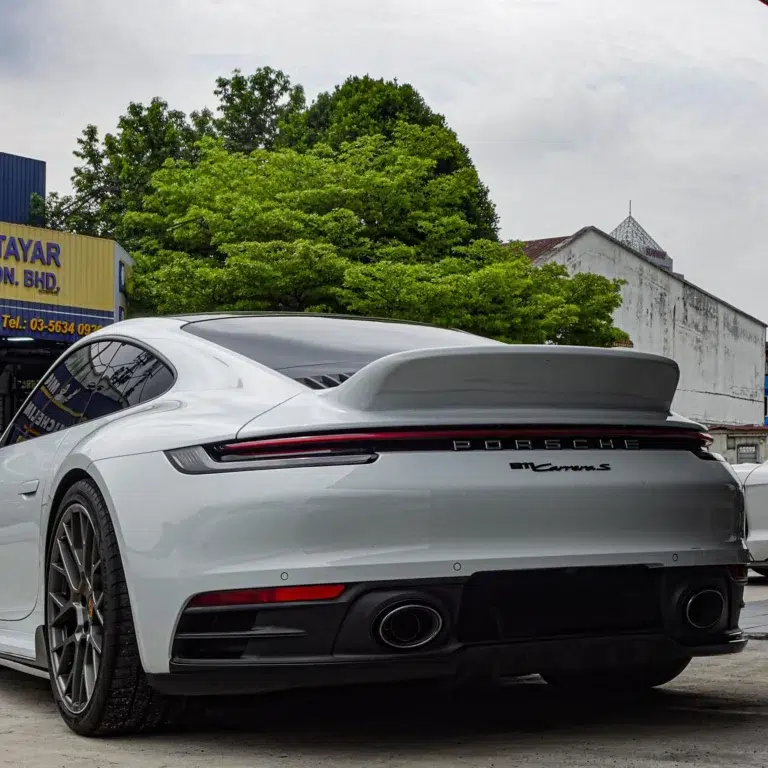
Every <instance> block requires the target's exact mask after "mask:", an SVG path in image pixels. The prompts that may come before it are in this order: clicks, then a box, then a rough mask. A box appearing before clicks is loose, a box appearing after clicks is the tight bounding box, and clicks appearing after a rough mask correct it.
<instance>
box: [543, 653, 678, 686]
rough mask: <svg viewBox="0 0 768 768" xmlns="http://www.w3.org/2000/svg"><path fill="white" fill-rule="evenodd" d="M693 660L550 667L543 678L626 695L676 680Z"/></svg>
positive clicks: (561, 683)
mask: <svg viewBox="0 0 768 768" xmlns="http://www.w3.org/2000/svg"><path fill="white" fill-rule="evenodd" d="M690 663H691V659H690V658H685V659H666V660H661V661H657V662H654V663H650V664H643V665H631V666H630V665H627V666H618V667H612V668H610V669H580V670H549V671H548V672H542V673H541V677H543V678H544V680H546V682H547V683H549V684H550V685H552V686H556V687H557V688H562V689H564V690H568V691H580V692H584V691H588V690H590V689H591V690H594V691H600V692H604V693H614V694H624V693H637V692H638V691H643V690H649V689H651V688H657V687H658V686H660V685H665V684H666V683H669V682H670V681H672V680H674V679H675V678H676V677H677V676H678V675H680V674H682V672H683V671H684V670H685V668H686V667H687V666H688V665H689V664H690Z"/></svg>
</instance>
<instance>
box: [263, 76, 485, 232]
mask: <svg viewBox="0 0 768 768" xmlns="http://www.w3.org/2000/svg"><path fill="white" fill-rule="evenodd" d="M403 123H406V124H409V125H414V126H420V127H422V128H438V129H442V130H440V132H439V134H433V135H439V136H440V138H441V141H443V142H445V147H444V151H443V153H442V157H441V158H440V162H439V163H438V164H437V166H436V167H435V173H436V174H438V175H442V174H445V175H451V174H453V173H454V172H455V171H457V170H459V169H461V168H467V169H471V170H472V171H474V165H473V164H472V160H471V158H470V156H469V151H468V150H467V148H466V147H465V146H464V145H463V144H461V143H460V142H459V140H458V138H457V136H456V134H455V133H454V132H453V131H451V130H450V129H449V128H448V127H447V124H446V121H445V117H444V116H443V115H440V114H437V113H435V112H433V111H432V109H430V107H429V106H428V105H427V103H426V101H425V100H424V99H423V97H422V96H421V95H420V94H419V93H418V91H417V90H416V89H415V88H414V87H413V86H412V85H409V84H407V83H402V84H401V83H398V82H397V80H384V79H378V80H377V79H374V78H372V77H369V76H367V75H366V76H365V77H350V78H348V79H347V80H345V81H344V83H343V84H342V85H339V86H336V88H335V89H334V91H333V92H332V93H329V92H325V93H321V94H320V95H319V96H318V97H317V98H316V99H315V101H314V102H313V103H312V105H311V106H310V107H309V108H308V109H304V110H296V111H294V112H292V113H291V114H290V115H289V116H288V117H287V118H286V120H285V121H284V122H283V124H282V126H281V131H280V136H279V137H278V140H277V144H278V145H279V146H282V147H289V148H292V149H298V150H300V151H304V150H307V149H311V148H312V147H314V146H316V145H318V144H327V145H329V146H330V147H331V148H333V149H335V150H339V149H341V147H342V146H343V145H344V144H345V143H348V142H354V141H356V140H357V139H359V138H362V137H364V136H377V135H380V136H384V137H385V138H387V139H392V138H393V137H394V135H395V132H396V131H397V130H398V129H399V127H400V126H401V125H402V124H403ZM463 206H464V207H463V213H464V216H465V218H466V220H467V222H468V223H469V225H470V226H471V227H472V232H473V235H474V237H475V238H487V239H491V240H496V239H497V238H498V227H499V219H498V214H497V212H496V207H495V206H494V204H493V202H492V201H491V199H490V194H489V191H488V188H487V187H486V186H485V185H484V184H482V183H480V184H478V185H477V189H476V191H475V194H474V195H473V196H472V197H471V198H468V199H467V200H466V201H465V202H464V204H463Z"/></svg>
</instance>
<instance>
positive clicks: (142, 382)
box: [87, 344, 173, 419]
mask: <svg viewBox="0 0 768 768" xmlns="http://www.w3.org/2000/svg"><path fill="white" fill-rule="evenodd" d="M171 386H173V373H171V371H170V370H169V369H168V368H167V366H165V365H164V364H163V363H162V362H161V361H160V360H158V359H157V358H156V357H155V356H154V355H153V354H152V353H151V352H147V350H145V349H141V348H140V347H135V346H133V345H132V344H121V345H120V348H119V349H118V350H117V353H116V354H115V355H114V357H113V358H112V359H111V361H110V364H109V366H108V367H107V370H106V371H105V373H104V376H103V377H102V379H101V381H100V382H99V386H98V389H97V391H96V392H94V394H93V397H92V398H91V401H90V403H89V404H88V413H87V418H88V419H96V418H98V417H99V416H105V415H106V414H108V413H112V412H114V411H115V410H118V409H120V408H130V407H131V406H133V405H138V404H139V403H143V402H146V401H147V400H151V399H152V398H154V397H158V396H159V395H162V394H163V393H164V392H167V391H168V390H169V389H170V388H171Z"/></svg>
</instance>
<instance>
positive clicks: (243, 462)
mask: <svg viewBox="0 0 768 768" xmlns="http://www.w3.org/2000/svg"><path fill="white" fill-rule="evenodd" d="M711 443H712V437H711V436H710V435H708V434H707V433H705V432H701V431H697V430H689V429H635V428H618V427H607V428H600V427H569V428H563V427H561V428H555V427H509V428H505V427H472V428H461V427H456V428H444V427H437V428H414V429H402V428H400V429H389V430H365V431H349V432H333V433H325V434H309V435H308V434H303V435H284V436H277V437H265V438H260V439H258V440H254V439H249V440H241V441H237V442H229V443H222V444H218V445H211V446H193V447H190V448H181V449H177V450H173V451H168V452H166V455H167V456H168V458H169V460H170V461H171V463H172V464H173V465H174V466H175V467H176V468H177V469H178V470H180V471H181V472H186V473H188V474H203V473H209V472H217V471H230V472H231V471H238V470H245V469H280V468H285V467H300V466H303V467H308V466H330V465H345V464H352V465H353V464H368V463H371V462H373V461H375V460H376V459H377V458H378V456H379V454H380V453H387V452H397V451H441V450H443V451H445V450H449V451H468V450H488V451H491V450H515V451H521V450H537V449H540V450H589V449H593V450H641V449H643V448H646V449H656V450H663V449H683V450H693V451H696V452H702V451H704V452H706V451H707V450H708V448H709V446H710V445H711Z"/></svg>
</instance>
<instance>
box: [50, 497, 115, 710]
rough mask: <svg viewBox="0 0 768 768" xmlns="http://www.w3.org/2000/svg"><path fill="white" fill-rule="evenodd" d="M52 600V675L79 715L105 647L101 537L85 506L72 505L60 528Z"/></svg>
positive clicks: (53, 550)
mask: <svg viewBox="0 0 768 768" xmlns="http://www.w3.org/2000/svg"><path fill="white" fill-rule="evenodd" d="M47 597H48V605H47V618H46V622H47V633H48V648H49V656H50V669H51V677H52V679H53V680H54V682H55V685H56V688H57V690H58V694H59V699H60V701H61V703H62V705H63V706H64V707H65V708H66V709H67V710H69V712H70V713H72V714H73V715H74V714H79V713H80V712H82V711H83V710H85V708H86V707H87V706H88V703H89V702H90V701H91V698H92V696H93V692H94V690H95V689H96V683H97V681H98V679H99V673H100V670H101V658H102V649H103V643H104V584H103V569H102V563H101V557H100V554H99V536H98V532H97V530H96V527H95V525H94V523H93V519H92V517H91V515H90V513H89V511H88V510H87V509H86V508H85V507H84V506H83V505H82V504H78V503H74V504H71V505H70V506H69V507H67V509H66V510H65V511H64V513H63V514H62V516H61V518H60V520H59V523H58V526H57V527H56V532H55V535H54V539H53V544H52V547H51V556H50V563H49V566H48V596H47Z"/></svg>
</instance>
